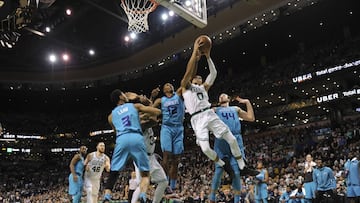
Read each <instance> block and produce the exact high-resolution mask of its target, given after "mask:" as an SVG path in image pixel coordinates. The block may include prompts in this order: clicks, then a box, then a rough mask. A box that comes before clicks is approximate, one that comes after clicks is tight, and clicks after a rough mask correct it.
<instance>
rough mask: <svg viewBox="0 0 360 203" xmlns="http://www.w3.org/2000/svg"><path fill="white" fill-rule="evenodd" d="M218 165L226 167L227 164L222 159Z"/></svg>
mask: <svg viewBox="0 0 360 203" xmlns="http://www.w3.org/2000/svg"><path fill="white" fill-rule="evenodd" d="M216 163H217V164H219V165H220V166H224V165H225V162H224V161H223V160H221V159H219V160H218V161H217V162H216Z"/></svg>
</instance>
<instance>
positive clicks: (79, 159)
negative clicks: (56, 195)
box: [69, 145, 87, 203]
mask: <svg viewBox="0 0 360 203" xmlns="http://www.w3.org/2000/svg"><path fill="white" fill-rule="evenodd" d="M86 152H87V147H86V146H84V145H83V146H81V147H80V151H79V153H77V154H75V155H74V157H73V158H72V159H71V162H70V172H71V174H70V175H69V195H71V197H72V202H73V203H79V202H80V200H81V195H82V188H83V173H84V157H85V156H86Z"/></svg>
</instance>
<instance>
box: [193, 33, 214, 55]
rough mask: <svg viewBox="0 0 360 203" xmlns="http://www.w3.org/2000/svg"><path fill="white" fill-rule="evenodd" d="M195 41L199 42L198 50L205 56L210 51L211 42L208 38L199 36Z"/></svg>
mask: <svg viewBox="0 0 360 203" xmlns="http://www.w3.org/2000/svg"><path fill="white" fill-rule="evenodd" d="M196 40H199V44H200V47H199V50H200V52H201V54H205V53H207V52H209V51H210V49H211V46H212V42H211V39H210V37H209V36H207V35H201V36H199V37H198V38H197V39H196Z"/></svg>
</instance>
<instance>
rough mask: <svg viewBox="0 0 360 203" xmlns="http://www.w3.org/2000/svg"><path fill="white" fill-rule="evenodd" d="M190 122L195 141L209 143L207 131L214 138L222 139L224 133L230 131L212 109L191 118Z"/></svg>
mask: <svg viewBox="0 0 360 203" xmlns="http://www.w3.org/2000/svg"><path fill="white" fill-rule="evenodd" d="M190 121H191V126H192V128H193V130H194V132H195V135H196V140H197V141H209V131H211V132H213V134H214V135H215V137H216V138H222V135H223V134H224V133H225V132H226V131H230V130H229V127H228V126H227V125H226V124H225V123H224V122H223V121H222V120H221V119H220V118H219V117H218V115H216V113H215V112H214V111H213V110H212V109H209V110H206V111H204V112H201V113H198V114H196V115H194V116H192V117H191V120H190Z"/></svg>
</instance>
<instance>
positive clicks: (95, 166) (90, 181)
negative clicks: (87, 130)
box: [84, 142, 110, 203]
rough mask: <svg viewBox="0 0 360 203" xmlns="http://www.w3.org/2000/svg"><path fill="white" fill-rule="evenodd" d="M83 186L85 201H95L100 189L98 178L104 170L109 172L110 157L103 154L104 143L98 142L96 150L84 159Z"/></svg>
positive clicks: (89, 202) (90, 202) (94, 202)
mask: <svg viewBox="0 0 360 203" xmlns="http://www.w3.org/2000/svg"><path fill="white" fill-rule="evenodd" d="M84 164H85V167H86V168H85V176H84V186H85V190H86V202H87V203H97V202H98V194H99V189H100V178H101V174H102V172H103V171H104V168H105V170H106V171H107V172H110V158H109V157H108V156H107V155H106V154H105V144H104V143H103V142H99V143H98V144H97V146H96V151H95V152H92V153H90V154H88V155H87V156H86V159H85V163H84Z"/></svg>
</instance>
